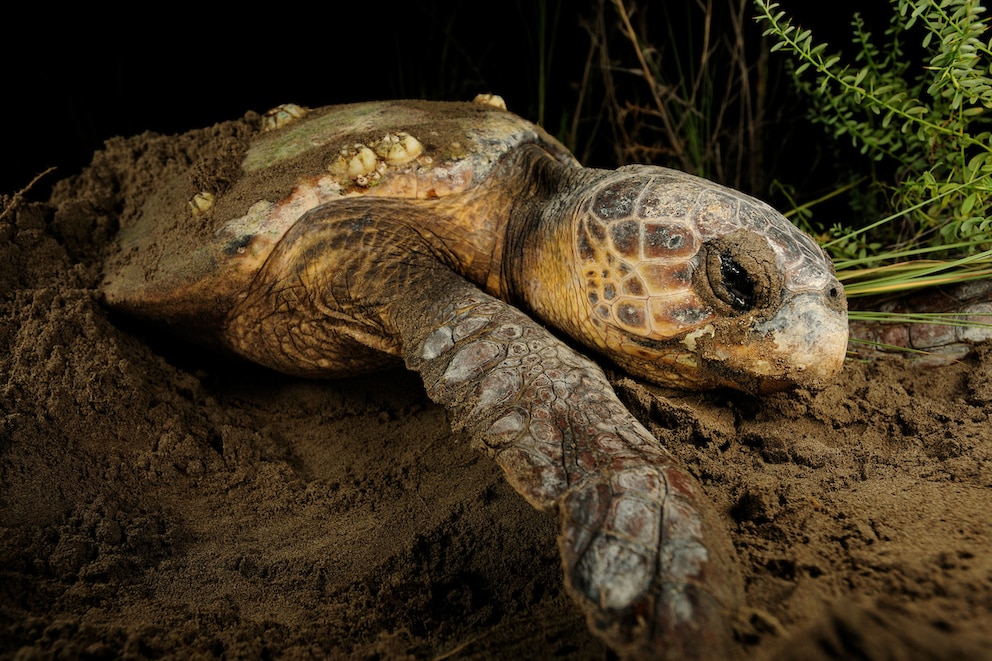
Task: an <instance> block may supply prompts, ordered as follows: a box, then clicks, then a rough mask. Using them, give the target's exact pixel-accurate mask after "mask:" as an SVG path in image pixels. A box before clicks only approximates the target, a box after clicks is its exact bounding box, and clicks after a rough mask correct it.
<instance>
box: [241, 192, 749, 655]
mask: <svg viewBox="0 0 992 661" xmlns="http://www.w3.org/2000/svg"><path fill="white" fill-rule="evenodd" d="M384 202H386V203H385V204H384ZM418 213H419V210H418V208H417V207H416V206H415V205H411V204H409V203H405V202H398V201H382V200H380V201H378V202H377V203H376V205H375V206H374V207H373V206H371V205H369V204H368V203H367V202H363V201H355V202H348V203H343V204H334V205H327V206H326V207H322V208H318V209H316V210H314V211H312V212H310V213H309V214H308V216H307V217H306V218H305V219H304V220H301V222H300V223H298V224H297V226H296V227H294V228H293V230H291V232H290V233H289V234H287V236H286V238H285V239H284V240H283V242H282V244H281V245H280V246H279V247H278V248H277V249H276V251H275V252H274V253H273V255H272V256H271V257H270V259H269V262H268V263H267V264H266V266H265V268H263V270H262V271H261V273H260V275H259V277H258V279H257V280H256V281H255V282H254V283H253V285H252V288H251V291H250V292H249V295H248V297H247V298H246V299H245V301H244V302H243V303H242V304H241V305H240V306H239V307H238V308H237V309H236V310H235V311H234V313H233V314H232V316H231V317H230V322H229V337H232V338H235V339H234V340H232V341H233V343H234V344H235V345H236V348H237V349H238V350H239V351H242V352H243V353H245V352H253V353H251V354H250V355H249V357H251V358H253V359H254V360H257V361H259V362H262V363H264V364H269V365H270V366H273V367H276V368H278V369H282V370H284V371H290V372H292V371H297V372H299V373H311V368H312V363H311V362H307V361H309V358H307V356H310V355H316V350H315V349H308V346H312V347H317V348H319V350H320V351H328V350H329V349H330V350H331V351H334V349H333V347H332V346H331V345H334V344H335V343H337V342H340V341H342V338H344V341H345V342H346V343H347V344H349V346H350V345H356V344H361V343H363V342H365V343H367V346H368V347H371V348H372V349H375V350H376V351H384V352H387V353H391V354H394V355H399V356H401V357H402V358H403V360H404V361H405V362H406V365H407V366H408V367H409V368H410V369H412V370H414V371H416V372H418V373H419V374H420V376H421V378H422V379H423V382H424V385H425V387H426V390H427V393H428V395H429V396H430V397H431V399H433V400H434V401H436V402H438V403H439V404H441V405H442V406H444V407H445V408H446V410H447V411H448V413H449V421H450V423H451V425H452V427H453V428H455V429H460V430H464V431H466V432H467V433H468V434H469V436H470V437H471V438H472V440H473V442H475V443H477V444H478V445H480V446H482V447H483V448H484V449H485V450H486V451H487V452H488V453H489V454H491V455H492V456H493V457H494V458H495V460H496V462H497V463H498V464H499V465H500V466H501V467H502V469H503V471H504V473H505V475H506V477H507V480H508V481H509V482H510V483H511V485H512V486H513V487H514V488H515V489H516V490H517V491H518V492H519V493H520V494H521V495H523V496H524V498H526V499H527V500H528V501H529V502H530V503H531V504H532V505H533V506H534V507H536V508H539V509H541V510H544V511H554V510H557V511H558V512H559V516H560V517H561V521H562V532H561V535H560V537H559V546H560V550H561V555H562V561H563V566H564V572H565V578H566V583H567V585H568V587H569V589H570V591H571V592H572V594H573V596H574V598H575V599H576V601H577V602H578V603H579V605H580V606H581V608H582V609H583V611H584V612H585V613H586V615H587V618H588V621H589V623H590V626H591V628H592V629H593V631H594V632H595V633H596V634H597V635H600V636H601V637H603V638H604V639H605V640H606V642H607V643H608V644H610V645H611V646H612V647H614V649H616V650H617V651H618V652H620V653H621V654H622V655H624V656H633V657H639V656H645V657H648V656H649V657H652V658H657V657H658V656H659V655H661V656H662V657H666V658H667V657H671V658H726V657H727V655H728V653H729V651H730V644H731V640H732V638H731V630H730V624H729V623H730V621H731V619H732V616H733V612H734V610H735V609H736V607H737V606H738V605H739V604H740V603H741V601H742V598H741V582H740V577H739V575H738V574H737V570H736V563H735V562H734V558H733V551H732V547H731V545H730V543H729V540H728V539H727V538H726V533H725V532H723V529H722V528H721V526H720V525H718V523H719V522H717V521H716V520H715V518H716V517H715V514H714V513H713V512H712V511H711V509H710V505H709V504H708V502H707V501H706V499H705V497H704V495H703V494H702V491H701V488H700V487H699V485H698V484H697V483H696V481H695V480H694V479H693V478H692V477H691V476H690V475H689V474H688V473H687V472H686V471H685V469H684V468H682V467H681V466H680V465H679V464H678V462H677V460H675V458H674V457H673V456H672V455H671V454H670V453H669V452H668V451H667V450H665V449H664V448H663V447H662V446H661V445H660V444H659V443H658V441H657V440H656V439H655V438H654V437H653V436H651V434H650V433H649V432H648V431H647V430H646V429H645V428H644V427H643V426H641V425H640V424H639V423H638V422H637V420H636V419H635V418H634V417H633V416H632V415H631V413H630V412H629V411H627V410H626V408H624V406H623V405H622V404H621V403H620V401H619V400H618V399H617V397H616V395H615V394H614V393H613V390H612V388H611V387H610V385H609V382H608V381H607V379H606V377H605V375H604V374H603V372H602V370H601V369H600V368H599V367H598V366H597V365H596V364H595V363H593V362H592V361H590V360H588V359H586V358H584V357H583V356H581V355H580V354H578V353H576V352H575V351H573V350H571V349H570V348H569V347H567V346H566V345H565V344H563V343H562V342H561V341H560V340H559V339H557V338H556V337H554V336H553V335H552V334H551V333H549V332H548V331H547V330H546V329H545V328H543V327H542V326H541V325H539V324H538V323H536V322H535V321H533V320H532V319H530V318H529V317H528V316H526V315H524V314H523V313H522V312H520V311H518V310H517V309H515V308H514V307H512V306H510V305H508V304H506V303H504V302H502V301H500V300H498V299H496V298H493V297H491V296H489V295H487V294H485V293H484V292H482V291H481V290H479V289H478V288H477V287H476V286H474V285H472V284H471V283H470V282H468V281H467V280H465V279H464V278H462V277H461V276H460V275H458V274H457V273H455V272H454V271H452V270H451V269H449V268H448V267H447V266H446V265H445V259H444V255H443V254H441V255H440V256H439V255H438V251H439V250H442V249H440V248H438V247H437V246H434V245H432V244H431V243H430V242H429V239H427V238H425V237H423V236H421V234H420V233H418V232H417V230H416V229H415V228H416V217H417V214H418ZM321 254H324V255H327V254H333V255H334V256H335V259H334V261H333V262H332V261H330V260H329V259H326V258H325V259H324V260H323V261H322V260H321V259H320V255H321ZM344 256H347V258H346V259H344V260H342V257H344ZM287 296H289V297H291V298H292V300H293V305H292V306H290V307H288V308H283V309H292V310H293V312H292V315H293V318H292V319H291V320H288V321H287V320H283V321H280V322H279V323H280V324H281V326H280V328H281V331H280V334H279V337H281V339H279V340H273V339H272V338H273V337H274V335H273V333H272V332H271V326H272V324H274V323H275V322H274V321H273V320H274V319H275V317H276V316H277V315H272V314H271V313H270V311H271V310H274V309H279V307H278V303H277V302H278V301H279V300H280V299H284V298H285V297H287ZM322 322H323V324H324V326H325V327H326V328H325V330H324V331H323V332H321V330H320V329H321V323H322ZM265 324H268V325H269V327H268V328H264V329H262V330H253V329H259V328H261V327H262V326H264V325H265ZM296 329H306V330H305V331H298V330H296ZM266 343H268V344H266ZM287 350H289V353H286V352H287ZM294 352H295V353H294ZM301 355H302V356H304V364H303V367H304V368H305V369H304V368H297V369H295V370H294V369H292V368H291V365H292V364H293V363H294V362H298V361H299V360H300V358H299V357H298V356H301Z"/></svg>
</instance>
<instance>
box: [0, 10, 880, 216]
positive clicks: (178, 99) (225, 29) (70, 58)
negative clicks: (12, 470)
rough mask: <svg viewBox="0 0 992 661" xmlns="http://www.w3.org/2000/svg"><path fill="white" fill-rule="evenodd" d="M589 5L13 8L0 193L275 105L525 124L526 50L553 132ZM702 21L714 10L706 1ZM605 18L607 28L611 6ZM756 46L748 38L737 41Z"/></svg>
mask: <svg viewBox="0 0 992 661" xmlns="http://www.w3.org/2000/svg"><path fill="white" fill-rule="evenodd" d="M628 4H629V3H628ZM641 4H642V5H644V6H645V8H646V11H649V12H651V14H652V15H651V16H650V18H651V20H655V21H661V20H671V16H672V13H673V12H674V13H675V14H678V13H679V12H682V11H686V12H689V13H691V12H692V11H694V7H695V2H693V0H677V1H676V0H667V4H666V5H665V7H664V9H665V11H664V12H663V11H661V10H659V9H658V5H657V2H656V1H655V2H654V3H651V2H647V3H644V2H642V3H641ZM786 4H787V6H788V8H789V10H790V11H793V12H797V13H798V15H799V18H800V19H801V20H803V21H804V23H812V24H813V25H814V26H815V27H818V29H819V30H820V32H818V35H819V34H822V33H823V32H824V31H827V33H828V34H829V31H830V30H831V29H834V28H835V27H836V26H837V25H840V26H841V27H842V28H843V27H844V26H845V25H846V23H847V22H848V20H849V17H850V15H851V13H853V11H854V10H855V9H856V8H857V9H860V10H861V11H865V10H866V7H867V6H869V5H870V6H881V7H883V8H884V7H886V6H887V4H888V3H885V2H884V0H877V1H873V2H871V3H867V2H861V3H858V2H854V1H853V0H845V1H844V2H833V3H830V6H829V7H822V6H816V7H811V6H810V5H811V3H803V2H801V1H793V2H790V3H786ZM596 5H597V0H578V1H576V2H569V1H568V0H547V1H546V2H540V1H538V0H518V1H514V0H506V1H502V2H498V1H492V0H472V1H459V0H435V1H433V2H423V3H416V2H408V3H402V4H399V3H390V2H380V3H375V2H366V3H361V4H347V3H342V2H330V3H321V4H315V5H312V6H304V5H302V4H297V3H279V2H268V3H262V4H260V5H255V7H257V8H260V9H253V8H251V7H250V6H249V5H247V4H245V5H241V6H236V7H232V8H228V9H218V8H211V7H207V6H195V5H194V6H186V7H181V6H177V5H174V4H168V5H165V4H160V5H131V6H130V8H129V9H124V10H118V11H111V10H109V9H102V8H101V9H94V8H92V7H86V6H83V5H82V4H77V5H74V6H71V7H69V8H67V9H57V10H56V9H54V8H53V7H51V6H49V5H47V4H45V3H35V4H33V5H23V6H22V7H23V10H24V13H22V14H21V16H20V17H19V18H16V19H8V20H7V21H6V22H5V23H6V28H7V29H6V30H5V32H6V34H5V35H4V36H3V37H2V38H0V49H2V50H0V58H2V59H0V62H2V67H3V70H4V75H3V85H4V92H3V99H4V100H3V103H2V104H0V108H2V109H0V113H2V116H0V119H2V126H3V135H4V136H5V137H4V141H3V142H4V144H3V153H4V157H3V159H2V166H0V167H2V170H0V192H5V193H12V192H14V191H17V190H19V189H21V188H22V187H24V186H25V185H26V184H27V183H28V182H29V181H30V180H31V179H32V177H34V176H35V175H36V174H38V173H39V172H41V171H42V170H44V169H46V168H48V167H51V166H56V167H57V168H58V169H57V170H56V172H55V173H53V174H51V175H48V177H47V178H46V179H45V180H44V182H43V183H41V184H39V185H38V186H37V187H36V188H35V190H34V192H33V193H32V195H31V197H32V198H34V199H43V197H44V196H45V194H46V191H47V189H48V187H49V186H50V185H51V183H52V182H54V181H55V180H57V179H60V178H63V177H66V176H69V175H71V174H73V173H75V172H78V171H79V170H80V169H81V168H82V167H83V166H85V164H86V163H88V162H89V160H90V157H91V155H92V153H93V151H94V150H96V149H99V148H100V146H101V145H102V143H103V141H104V140H105V139H107V138H108V137H111V136H115V135H133V134H137V133H141V132H143V131H145V130H150V131H155V132H160V133H177V132H183V131H185V130H188V129H191V128H196V127H200V126H206V125H210V124H212V123H214V122H217V121H221V120H225V119H231V118H235V117H238V116H241V115H242V114H243V113H244V112H245V111H247V110H255V111H259V112H262V111H265V110H267V109H268V108H270V107H272V106H275V105H277V104H279V103H285V102H294V103H298V104H301V105H308V106H320V105H325V104H333V103H343V102H351V101H362V100H372V99H385V98H401V97H420V98H431V99H445V100H467V99H470V98H472V97H473V96H474V95H475V94H476V93H478V92H480V91H492V92H495V93H498V94H501V95H502V96H503V97H504V98H505V99H506V101H507V104H508V106H509V108H510V109H511V110H513V111H515V112H517V113H518V114H521V115H523V116H525V117H527V118H529V119H535V120H536V119H538V117H537V112H538V93H537V90H538V88H539V86H540V84H541V78H540V77H539V70H538V61H539V53H540V52H542V51H543V52H548V53H550V54H551V55H550V58H549V59H548V62H547V66H546V69H545V77H544V87H545V89H546V90H547V96H546V107H545V114H544V118H545V124H546V125H548V128H549V130H551V131H552V133H555V132H556V127H555V126H554V124H555V123H556V122H557V121H559V120H558V119H556V118H560V117H562V116H563V115H566V114H567V113H569V112H572V111H574V107H575V105H574V104H575V98H576V95H577V89H578V84H579V81H580V79H581V76H582V70H583V65H584V59H585V57H586V54H587V52H588V49H589V35H588V32H587V31H586V30H585V29H584V28H583V24H582V21H583V20H586V19H588V17H589V16H590V15H591V14H592V13H593V12H594V10H595V7H596ZM716 6H717V7H718V11H720V10H719V7H721V2H719V1H718V2H717V3H716ZM683 7H687V9H683ZM607 12H608V15H609V16H611V20H612V21H613V22H614V23H615V17H616V14H615V11H613V9H612V7H610V6H607ZM666 13H667V16H666V15H665V14H666ZM751 13H753V11H752V12H751ZM542 16H543V18H542ZM542 25H544V29H543V30H542V29H541V26H542ZM687 32H691V30H688V31H687ZM657 33H658V34H659V38H661V39H664V37H665V35H666V34H667V29H665V26H661V25H659V27H658V30H657ZM542 34H543V35H544V38H545V39H546V40H547V41H546V42H545V43H544V44H542V43H541V38H542V37H541V35H542ZM759 35H760V30H759V29H758V28H757V27H756V26H755V28H754V30H753V34H752V35H751V38H754V39H757V38H759ZM691 36H692V35H687V37H691ZM675 46H677V45H675ZM775 66H777V65H775ZM782 94H783V96H782V101H781V103H782V106H783V108H784V111H785V112H783V114H781V115H780V116H779V119H778V120H777V121H788V122H791V121H793V120H794V119H795V120H796V121H798V120H799V118H801V117H802V115H803V109H802V108H801V106H799V105H795V107H793V105H791V104H793V102H794V100H789V99H788V98H787V97H786V96H785V93H782ZM592 102H593V103H595V99H593V100H592ZM806 140H809V141H816V140H819V136H817V134H815V133H811V134H810V135H809V137H803V138H802V139H797V141H796V150H797V153H798V154H800V156H799V158H802V156H801V154H802V150H803V149H805V147H804V146H803V142H804V141H806ZM592 160H596V159H595V158H593V159H592ZM599 160H600V161H603V162H598V163H592V164H594V165H604V166H610V165H612V163H609V162H606V161H608V160H609V158H608V157H605V156H604V157H603V158H601V159H599Z"/></svg>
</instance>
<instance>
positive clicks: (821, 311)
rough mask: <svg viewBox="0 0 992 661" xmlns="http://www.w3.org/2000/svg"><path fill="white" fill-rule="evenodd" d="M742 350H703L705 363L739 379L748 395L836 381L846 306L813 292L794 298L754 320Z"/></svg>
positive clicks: (844, 337)
mask: <svg viewBox="0 0 992 661" xmlns="http://www.w3.org/2000/svg"><path fill="white" fill-rule="evenodd" d="M748 334H749V335H750V336H751V339H750V340H749V341H748V342H746V343H745V344H743V345H740V344H736V345H730V344H725V345H722V346H712V347H710V350H704V352H703V358H704V359H705V360H706V362H710V360H713V359H716V361H718V362H719V364H721V365H722V366H723V367H724V368H725V369H729V370H730V371H732V372H736V373H738V374H739V375H740V377H738V379H737V381H738V382H739V383H742V384H747V385H750V388H748V389H749V390H751V389H753V391H755V392H757V393H768V392H776V391H780V390H785V389H788V388H790V387H800V388H809V389H813V390H818V389H821V388H823V387H824V386H825V385H826V384H827V383H828V382H829V381H830V380H832V379H833V378H834V377H836V376H837V374H838V373H839V372H840V370H841V368H842V367H843V364H844V357H845V355H846V353H847V336H848V328H847V306H846V302H845V301H844V299H843V296H840V297H839V300H837V299H836V297H835V298H828V297H825V296H823V295H821V294H819V293H813V292H806V293H802V294H798V295H796V296H794V297H792V298H791V299H790V300H788V301H787V302H786V303H784V304H783V305H782V306H781V308H779V309H778V311H777V312H776V314H775V315H774V316H773V317H771V318H770V319H767V320H763V321H756V322H755V323H753V324H752V326H751V329H750V332H749V333H748Z"/></svg>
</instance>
